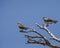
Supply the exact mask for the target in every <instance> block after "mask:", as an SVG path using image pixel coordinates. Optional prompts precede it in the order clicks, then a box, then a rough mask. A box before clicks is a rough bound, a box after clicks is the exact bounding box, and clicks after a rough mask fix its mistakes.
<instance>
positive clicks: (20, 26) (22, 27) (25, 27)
mask: <svg viewBox="0 0 60 48" xmlns="http://www.w3.org/2000/svg"><path fill="white" fill-rule="evenodd" d="M18 27H19V28H20V29H22V30H27V29H28V27H27V26H25V25H23V24H22V23H18Z"/></svg>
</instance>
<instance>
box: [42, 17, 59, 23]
mask: <svg viewBox="0 0 60 48" xmlns="http://www.w3.org/2000/svg"><path fill="white" fill-rule="evenodd" d="M43 20H44V22H45V23H46V24H56V23H57V22H58V21H56V20H52V19H50V18H46V17H43Z"/></svg>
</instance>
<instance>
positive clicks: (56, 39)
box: [36, 23, 60, 42]
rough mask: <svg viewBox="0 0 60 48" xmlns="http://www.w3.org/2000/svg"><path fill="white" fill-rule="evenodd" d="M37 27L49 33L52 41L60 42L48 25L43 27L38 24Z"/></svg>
mask: <svg viewBox="0 0 60 48" xmlns="http://www.w3.org/2000/svg"><path fill="white" fill-rule="evenodd" d="M36 25H37V26H38V27H39V28H40V29H43V30H45V31H47V33H48V34H49V35H50V36H51V39H53V40H55V41H57V42H60V38H56V37H55V36H54V35H53V34H52V33H51V32H50V30H49V29H48V28H47V26H46V24H45V25H44V26H41V25H40V24H38V23H36Z"/></svg>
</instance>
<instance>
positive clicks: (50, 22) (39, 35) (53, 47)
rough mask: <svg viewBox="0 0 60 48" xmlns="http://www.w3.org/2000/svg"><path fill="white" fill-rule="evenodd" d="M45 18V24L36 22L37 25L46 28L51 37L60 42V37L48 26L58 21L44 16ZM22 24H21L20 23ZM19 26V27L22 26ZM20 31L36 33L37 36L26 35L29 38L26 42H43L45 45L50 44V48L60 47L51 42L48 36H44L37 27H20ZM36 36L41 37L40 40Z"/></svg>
mask: <svg viewBox="0 0 60 48" xmlns="http://www.w3.org/2000/svg"><path fill="white" fill-rule="evenodd" d="M43 20H44V22H45V24H44V25H40V24H38V23H35V24H36V25H37V27H39V28H40V29H43V30H45V31H46V32H47V33H48V34H49V35H50V39H52V40H55V41H56V42H58V43H60V38H57V37H56V36H55V35H54V34H52V32H51V31H50V30H49V29H48V26H49V25H50V24H53V23H56V22H57V21H55V20H51V19H49V18H45V17H43ZM20 26H21V25H20ZM20 26H19V27H20ZM25 28H26V29H25ZM20 32H22V33H27V34H28V33H30V32H33V33H36V34H37V35H36V36H31V35H26V34H25V37H26V38H27V39H28V40H27V43H26V44H41V45H43V46H49V47H50V48H60V46H56V45H53V44H52V43H51V42H49V40H48V38H47V37H46V36H43V35H42V34H41V33H40V32H39V31H37V30H36V29H35V28H28V29H27V27H25V26H24V27H23V26H21V27H20ZM35 38H37V39H39V40H35Z"/></svg>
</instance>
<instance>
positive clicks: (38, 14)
mask: <svg viewBox="0 0 60 48" xmlns="http://www.w3.org/2000/svg"><path fill="white" fill-rule="evenodd" d="M43 17H48V18H51V19H54V20H57V21H58V23H57V24H54V25H50V26H49V29H50V31H51V32H52V33H53V34H54V35H55V36H56V37H58V38H59V37H60V0H0V48H48V47H46V46H45V47H44V46H42V45H37V44H35V45H32V44H25V43H26V40H27V39H25V37H24V34H23V33H20V32H19V28H18V25H17V23H18V22H22V23H23V24H25V25H27V26H29V27H32V26H34V27H35V28H36V29H37V30H39V28H38V27H37V26H36V25H35V23H36V22H37V23H39V24H41V25H43V24H44V21H43V20H42V18H43ZM39 31H40V32H41V33H42V34H43V35H44V34H45V36H47V38H49V37H50V36H49V35H48V34H47V33H46V32H45V31H43V30H39ZM48 40H49V41H50V42H51V43H52V44H55V45H60V43H58V42H56V41H52V40H50V39H48Z"/></svg>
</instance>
